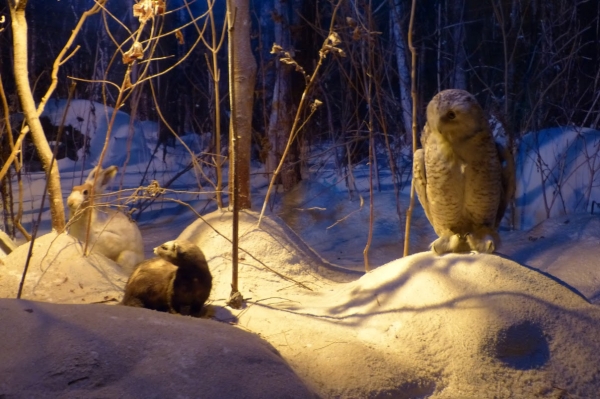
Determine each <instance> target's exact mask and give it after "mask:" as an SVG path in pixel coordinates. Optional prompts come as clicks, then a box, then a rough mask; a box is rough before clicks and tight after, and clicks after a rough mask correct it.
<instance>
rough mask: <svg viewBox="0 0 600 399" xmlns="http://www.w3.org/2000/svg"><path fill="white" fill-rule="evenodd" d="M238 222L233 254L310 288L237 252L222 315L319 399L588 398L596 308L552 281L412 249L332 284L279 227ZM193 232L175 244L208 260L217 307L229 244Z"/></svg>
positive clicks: (513, 267) (517, 268)
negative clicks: (236, 306)
mask: <svg viewBox="0 0 600 399" xmlns="http://www.w3.org/2000/svg"><path fill="white" fill-rule="evenodd" d="M253 216H254V215H253V214H252V213H248V214H245V216H243V218H244V219H245V222H244V223H248V222H251V221H252V217H253ZM249 218H250V219H249ZM219 220H220V221H225V222H226V223H225V224H223V225H221V226H220V228H222V229H226V227H227V226H230V223H229V220H228V216H227V215H226V214H220V213H213V214H211V215H209V216H208V217H207V223H214V222H215V221H219ZM244 223H243V224H242V225H243V226H246V227H244V228H241V229H240V231H241V232H242V233H241V235H242V237H243V239H242V244H241V246H242V247H245V248H247V249H248V250H250V252H251V253H252V254H253V255H254V256H255V257H257V258H258V259H261V260H264V259H272V261H271V262H269V265H270V267H272V268H273V269H274V270H275V271H278V272H281V273H288V275H291V276H292V277H293V278H294V279H295V280H296V281H298V282H301V283H302V284H303V285H304V286H305V287H309V288H311V289H312V290H308V289H306V288H303V287H301V286H300V285H299V284H294V283H292V282H291V281H289V280H284V279H281V278H276V277H273V274H272V273H271V272H269V271H267V270H264V268H263V269H260V268H258V267H248V266H247V265H244V263H245V262H251V260H250V259H249V258H248V256H245V255H242V253H241V252H240V255H241V256H245V260H243V261H241V264H242V266H241V269H240V273H239V290H240V292H241V293H242V295H243V296H244V297H246V299H247V301H246V307H245V308H243V309H241V310H230V312H231V314H228V316H229V317H225V318H223V319H226V320H227V321H234V322H236V323H238V325H240V326H242V327H243V328H245V329H247V330H249V331H252V332H255V333H258V334H260V335H261V336H262V337H264V338H265V339H266V340H267V341H269V342H270V343H271V344H272V345H273V346H274V347H275V348H276V349H277V350H278V351H279V352H280V353H281V355H282V356H283V357H284V359H286V361H287V362H288V363H289V364H290V365H291V366H292V367H293V368H294V370H295V371H296V373H297V374H298V375H299V376H300V377H301V378H302V379H303V380H304V381H306V382H307V383H308V384H309V386H311V387H313V389H314V390H315V391H317V393H318V394H319V395H320V396H321V397H324V398H334V397H335V398H355V397H394V398H415V397H431V398H458V397H473V398H475V397H476V398H493V397H556V395H558V394H560V393H561V392H566V393H568V394H569V395H571V396H573V397H594V396H595V395H596V392H598V391H599V390H600V371H599V370H598V367H597V364H598V363H599V362H600V337H599V336H597V334H596V333H595V332H596V331H597V330H598V328H600V309H598V308H597V307H595V306H593V305H591V304H589V303H588V302H587V301H586V300H585V299H584V298H582V297H581V296H580V295H579V294H577V293H576V292H574V291H573V290H571V289H570V288H569V287H567V286H566V285H565V284H564V283H562V282H560V281H558V280H556V279H551V278H549V277H546V276H545V275H543V274H541V273H539V272H537V271H534V270H532V269H529V268H527V267H524V266H521V265H519V264H517V263H515V262H513V261H511V260H508V259H504V258H502V257H499V256H496V255H459V254H449V255H446V256H443V257H438V256H435V255H433V254H432V253H420V254H416V255H413V256H410V257H406V258H403V259H399V260H396V261H393V262H391V263H389V264H386V265H384V266H381V267H379V268H377V269H375V270H373V271H372V272H369V273H367V274H365V275H363V276H362V277H360V278H359V279H358V280H355V281H351V282H345V283H339V282H335V281H332V280H331V279H328V278H324V276H323V275H322V274H320V272H321V271H323V270H328V269H327V268H315V265H314V259H313V257H312V255H310V254H311V253H312V252H311V251H304V250H302V246H301V245H302V244H301V243H299V242H297V241H295V240H296V237H295V236H294V235H282V234H281V233H280V232H281V231H282V228H281V227H277V224H278V223H280V222H279V221H278V220H276V219H273V220H271V223H265V224H261V228H260V230H252V228H250V227H248V225H247V224H244ZM192 226H195V227H194V228H188V229H186V231H184V233H182V235H181V237H180V238H185V237H186V236H187V237H189V236H190V235H192V236H195V239H196V241H195V242H196V243H197V244H198V245H199V246H200V247H201V248H202V249H203V250H205V251H206V252H207V253H208V254H210V255H208V258H209V265H210V266H211V270H212V272H213V275H214V276H215V280H217V281H219V282H220V283H219V284H217V285H216V286H214V288H213V295H212V299H213V301H212V304H213V306H215V308H217V309H219V308H220V309H223V308H222V307H224V306H225V300H226V299H227V298H228V296H229V293H230V290H231V287H230V285H229V283H230V282H231V277H230V276H231V267H230V262H231V261H230V255H229V257H228V256H227V253H228V252H227V251H230V246H229V244H228V243H225V242H224V241H223V239H222V238H221V237H219V236H218V235H217V234H216V233H214V232H213V233H211V232H210V230H211V229H210V228H209V227H207V226H206V225H205V224H203V223H202V222H196V223H194V224H193V225H192ZM190 227H191V226H190ZM254 229H255V227H254ZM248 231H252V234H246V233H247V232H248ZM192 233H196V234H195V235H194V234H192ZM281 248H288V250H286V251H281V254H280V253H279V251H280V249H281ZM299 249H300V250H299ZM282 254H284V255H282ZM294 254H295V255H294ZM292 260H293V262H292ZM290 265H293V266H290ZM291 272H293V275H292V273H291ZM355 275H356V274H354V276H355ZM350 277H351V276H350V274H348V278H350ZM216 316H217V318H221V317H222V316H221V315H220V311H219V310H217V312H216Z"/></svg>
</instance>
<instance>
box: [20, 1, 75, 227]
mask: <svg viewBox="0 0 600 399" xmlns="http://www.w3.org/2000/svg"><path fill="white" fill-rule="evenodd" d="M9 4H10V15H11V25H12V32H13V51H14V72H15V83H16V85H17V92H18V94H19V99H20V100H21V106H22V108H23V113H24V114H25V119H26V121H27V125H28V126H29V129H30V131H31V138H32V140H33V143H34V145H35V147H36V150H37V152H38V154H39V156H40V159H41V161H42V164H43V166H44V170H45V171H46V175H47V179H48V194H49V195H50V214H51V217H52V228H53V229H55V230H57V231H59V232H60V231H62V230H64V228H65V210H64V205H63V199H62V190H61V187H60V176H59V173H58V167H57V165H56V163H55V162H52V150H51V149H50V145H49V144H48V141H47V140H46V136H45V135H44V130H43V128H42V124H41V123H40V119H39V117H38V113H37V109H36V106H35V101H34V99H33V93H32V92H31V86H30V85H29V71H28V67H27V62H28V58H27V57H28V56H27V21H26V19H25V7H26V5H27V0H20V1H14V0H11V1H9Z"/></svg>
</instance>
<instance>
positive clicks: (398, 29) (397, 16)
mask: <svg viewBox="0 0 600 399" xmlns="http://www.w3.org/2000/svg"><path fill="white" fill-rule="evenodd" d="M391 1H392V13H391V14H390V18H391V25H392V33H393V35H394V41H393V42H394V43H395V46H394V50H395V53H396V65H397V67H398V78H399V79H398V80H399V82H400V105H401V107H402V125H403V126H404V131H405V132H406V133H407V135H410V132H412V99H411V96H410V66H409V65H410V64H409V61H408V56H407V51H406V35H405V34H404V29H403V26H402V23H401V22H402V17H403V10H402V5H401V3H400V1H401V0H391Z"/></svg>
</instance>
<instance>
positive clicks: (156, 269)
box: [121, 240, 212, 317]
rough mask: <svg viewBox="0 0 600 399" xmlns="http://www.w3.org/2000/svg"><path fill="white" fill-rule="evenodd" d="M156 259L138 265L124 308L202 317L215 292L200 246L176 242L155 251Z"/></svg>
mask: <svg viewBox="0 0 600 399" xmlns="http://www.w3.org/2000/svg"><path fill="white" fill-rule="evenodd" d="M154 253H155V254H156V255H157V256H158V257H156V258H152V259H148V260H146V261H144V262H142V263H140V264H139V265H138V267H137V268H136V269H135V271H134V272H133V274H132V275H131V277H130V278H129V281H127V285H126V286H125V296H124V297H123V301H122V302H121V304H122V305H126V306H133V307H143V308H147V309H153V310H158V311H161V312H169V313H176V314H182V315H190V316H194V317H200V316H201V315H202V314H203V306H204V303H205V302H206V300H207V299H208V297H209V296H210V291H211V289H212V275H211V273H210V269H209V268H208V263H207V262H206V258H205V257H204V254H203V253H202V251H201V250H200V248H198V246H197V245H195V244H193V243H191V242H189V241H185V240H175V241H169V242H166V243H164V244H162V245H161V246H160V247H156V248H154Z"/></svg>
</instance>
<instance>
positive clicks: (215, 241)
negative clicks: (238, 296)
mask: <svg viewBox="0 0 600 399" xmlns="http://www.w3.org/2000/svg"><path fill="white" fill-rule="evenodd" d="M258 216H259V214H258V213H256V212H253V211H249V210H245V211H243V212H240V214H239V237H240V238H239V248H240V250H239V256H240V265H239V267H240V274H243V273H245V272H246V271H249V272H252V273H254V272H255V271H256V272H259V273H260V272H262V273H263V278H264V281H263V282H257V283H259V285H264V283H265V282H276V283H279V282H281V281H284V280H285V278H283V279H282V277H281V276H286V277H289V278H292V279H298V278H299V279H303V278H308V279H311V276H312V275H314V274H318V275H319V276H324V277H327V278H333V279H337V280H338V281H339V280H341V281H349V280H351V279H354V278H356V277H358V276H359V275H360V274H361V273H355V272H351V271H349V270H346V269H343V268H340V267H337V266H335V265H332V264H330V263H328V262H326V261H325V260H323V259H322V258H320V257H319V256H318V255H317V254H316V253H315V252H314V251H313V250H312V249H311V248H310V247H309V246H307V245H306V244H305V243H304V242H303V241H302V240H301V239H300V237H298V235H296V234H295V233H294V232H293V231H292V230H291V229H290V228H289V227H287V226H286V225H285V223H283V222H282V221H281V220H280V219H279V218H277V217H275V216H265V217H264V218H263V220H262V221H261V224H260V226H259V227H257V223H258ZM232 217H233V216H232V213H231V212H223V211H215V212H212V213H210V214H208V215H206V216H203V217H202V219H199V220H197V221H196V222H194V223H192V224H191V225H190V226H188V227H187V228H185V229H184V230H183V232H182V233H181V234H180V235H179V237H178V238H179V239H184V240H188V241H191V242H193V243H195V244H196V245H198V246H199V247H200V248H201V249H202V251H203V252H204V255H205V256H206V259H207V260H208V264H209V266H210V268H211V272H212V273H213V276H215V274H217V275H218V274H220V273H224V274H225V276H226V277H225V278H226V279H227V282H226V283H224V285H225V286H226V287H229V288H231V286H230V282H231V281H230V278H229V276H230V275H231V272H230V270H231V261H230V259H231V241H230V240H231V237H232ZM225 237H226V238H225ZM269 269H270V270H271V271H270V270H269ZM272 270H275V271H277V272H278V273H279V274H280V275H279V276H278V275H277V274H275V273H273V272H272ZM287 281H289V280H287ZM215 284H218V281H215V280H213V287H214V286H215ZM214 291H215V289H214V288H213V292H214Z"/></svg>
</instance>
